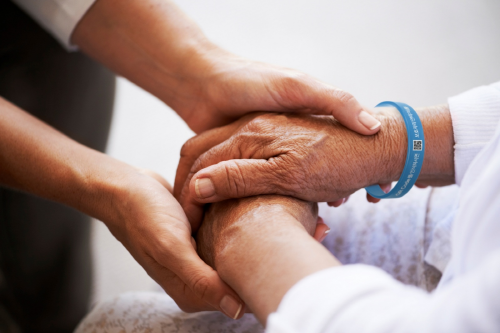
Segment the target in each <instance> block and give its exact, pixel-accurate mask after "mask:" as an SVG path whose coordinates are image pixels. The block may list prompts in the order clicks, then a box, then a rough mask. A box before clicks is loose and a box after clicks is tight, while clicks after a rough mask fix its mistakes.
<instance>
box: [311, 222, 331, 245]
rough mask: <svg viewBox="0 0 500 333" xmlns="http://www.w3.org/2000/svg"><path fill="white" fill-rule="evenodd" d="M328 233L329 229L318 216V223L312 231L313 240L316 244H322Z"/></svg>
mask: <svg viewBox="0 0 500 333" xmlns="http://www.w3.org/2000/svg"><path fill="white" fill-rule="evenodd" d="M329 232H330V228H329V227H328V226H327V225H326V224H325V222H324V221H323V219H322V218H321V217H319V216H318V222H317V224H316V230H315V231H314V236H313V237H314V239H316V240H317V241H318V242H320V243H321V242H322V241H323V240H324V239H325V238H326V236H327V235H328V233H329Z"/></svg>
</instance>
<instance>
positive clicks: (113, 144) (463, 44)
mask: <svg viewBox="0 0 500 333" xmlns="http://www.w3.org/2000/svg"><path fill="white" fill-rule="evenodd" d="M177 3H178V4H179V5H180V6H181V7H182V8H183V9H184V10H185V11H186V12H187V13H188V14H189V15H190V16H191V17H192V18H193V19H194V20H195V21H197V22H198V24H199V25H200V26H201V27H202V29H203V30H204V31H205V33H206V34H207V35H208V36H209V37H210V38H211V39H212V40H213V41H215V42H216V43H217V44H219V45H220V46H222V47H224V48H226V49H228V50H230V51H232V52H234V53H236V54H239V55H242V56H245V57H247V58H252V59H256V60H260V61H266V62H270V63H275V64H279V65H282V66H287V67H291V68H296V69H299V70H302V71H304V72H307V73H309V74H312V75H314V76H316V77H318V78H320V79H322V80H324V81H326V82H328V83H331V84H333V85H335V86H338V87H341V88H343V89H345V90H347V91H349V92H351V93H353V94H354V95H355V96H356V97H357V98H358V99H359V100H360V101H361V102H362V103H363V104H366V105H369V106H373V105H375V104H377V103H378V102H380V101H383V100H397V101H404V102H406V103H408V104H410V105H412V106H415V107H416V106H425V105H432V104H438V103H444V102H446V99H447V97H450V96H453V95H455V94H458V93H460V92H462V91H465V90H467V89H469V88H472V87H475V86H478V85H484V84H488V83H492V82H494V81H498V80H500V1H497V0H469V1H465V0H419V1H408V0H380V1H369V0H363V1H362V0H348V1H347V0H344V1H340V0H307V1H306V0H302V1H300V0H252V1H242V0H179V1H178V2H177ZM192 135H193V133H192V132H191V131H190V130H189V129H188V127H187V126H186V125H185V124H184V123H183V122H182V120H181V119H180V118H179V117H178V116H177V115H176V114H175V113H174V112H173V111H172V110H171V109H170V108H168V107H167V106H165V105H164V104H162V103H161V102H160V101H158V100H157V99H156V98H154V97H152V96H151V95H149V94H148V93H146V92H144V91H142V90H141V89H140V88H138V87H136V86H134V85H133V84H131V83H130V82H128V81H126V80H124V79H119V80H118V91H117V100H116V107H115V115H114V120H113V125H112V130H111V137H110V141H109V146H108V153H109V154H110V155H111V156H113V157H115V158H117V159H120V160H122V161H125V162H127V163H130V164H133V165H136V166H140V167H144V168H149V169H153V170H155V171H157V172H159V173H160V174H162V175H163V176H164V177H165V178H166V179H167V180H169V181H170V182H173V180H174V177H175V170H176V166H177V162H178V160H179V151H180V148H181V146H182V144H183V143H184V142H185V141H186V140H187V139H188V138H190V137H191V136H192ZM93 252H94V260H95V269H94V275H95V278H96V279H95V286H94V301H98V300H102V299H105V298H108V297H112V296H114V295H117V294H119V293H121V292H125V291H129V290H159V287H158V286H157V285H156V284H155V283H154V282H153V281H152V280H151V279H150V278H149V277H148V276H147V275H146V273H145V272H144V270H143V269H142V268H141V267H140V266H139V265H138V264H137V263H135V261H134V260H133V259H132V257H131V256H130V255H129V254H128V253H127V252H126V250H125V249H124V248H123V246H122V245H121V244H120V243H119V242H118V241H116V240H115V239H114V238H113V237H112V236H111V234H110V233H109V231H108V230H107V229H106V227H105V226H104V225H103V224H102V223H100V222H98V221H95V222H94V224H93Z"/></svg>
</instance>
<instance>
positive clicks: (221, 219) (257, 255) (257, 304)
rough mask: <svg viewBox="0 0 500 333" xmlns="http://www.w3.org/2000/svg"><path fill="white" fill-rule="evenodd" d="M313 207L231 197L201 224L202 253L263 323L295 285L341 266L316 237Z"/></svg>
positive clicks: (271, 198) (277, 199)
mask: <svg viewBox="0 0 500 333" xmlns="http://www.w3.org/2000/svg"><path fill="white" fill-rule="evenodd" d="M311 207H312V206H311V205H310V204H307V203H305V202H303V201H301V200H298V199H294V198H290V197H282V196H260V197H251V198H245V199H240V200H231V201H226V202H222V203H218V204H214V205H212V206H211V208H210V210H209V211H208V212H207V215H206V217H205V221H204V223H203V224H202V226H201V228H200V231H199V234H198V247H199V252H200V254H201V255H202V257H203V258H204V259H205V260H206V261H207V262H209V263H210V264H211V265H212V266H213V267H214V268H215V269H216V270H217V271H218V273H219V275H220V276H221V278H222V279H223V280H224V281H226V282H227V283H228V284H229V285H230V286H231V287H232V288H233V289H234V290H235V291H236V292H237V293H238V294H239V295H240V297H242V299H243V300H244V301H245V302H246V304H247V305H248V306H249V308H250V309H251V310H252V311H253V313H254V314H255V315H256V316H257V318H258V319H259V320H260V321H261V322H262V323H265V321H266V319H267V316H268V315H269V314H270V313H271V312H273V311H275V310H276V309H277V307H278V305H279V303H280V301H281V299H282V298H283V296H284V295H285V293H286V292H287V291H288V290H289V289H290V288H291V287H292V286H293V285H294V284H295V283H297V282H298V281H299V280H301V279H302V278H304V277H305V276H307V275H309V274H312V273H314V272H317V271H319V270H322V269H325V268H328V267H332V266H335V265H339V263H338V262H337V261H336V260H335V258H334V257H333V256H332V255H331V254H330V253H329V252H328V251H327V250H326V249H325V248H324V247H323V246H322V245H321V244H320V243H318V242H317V241H315V240H314V239H313V238H312V237H311V236H310V235H311V234H312V233H313V232H314V228H315V225H316V211H315V208H314V209H313V210H311ZM314 207H315V206H314Z"/></svg>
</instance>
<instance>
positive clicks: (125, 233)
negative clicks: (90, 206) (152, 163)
mask: <svg viewBox="0 0 500 333" xmlns="http://www.w3.org/2000/svg"><path fill="white" fill-rule="evenodd" d="M138 171H139V173H138V174H131V175H130V176H128V177H127V178H129V180H127V182H128V181H130V183H131V184H130V186H129V187H128V186H127V187H126V188H127V190H126V191H124V192H123V193H121V194H119V195H117V197H116V198H114V200H115V201H116V202H117V203H119V204H117V205H119V206H120V209H119V210H120V211H121V214H120V215H119V219H117V220H115V219H113V218H110V219H107V221H106V222H107V223H106V224H107V226H108V227H109V229H110V230H111V232H112V233H113V235H114V236H115V237H116V238H117V239H118V240H120V241H121V242H122V244H123V245H124V246H125V247H126V248H127V250H128V251H129V252H130V253H131V254H132V256H133V257H134V258H135V259H136V260H137V262H139V264H141V266H142V267H143V268H144V269H145V270H146V272H147V273H148V274H149V275H150V276H151V277H152V278H153V279H154V280H155V281H156V282H158V284H160V286H162V288H164V289H165V291H166V292H167V293H168V294H169V295H170V296H171V297H172V298H173V299H174V300H175V301H176V303H177V304H178V305H179V307H180V308H181V309H182V310H183V311H186V312H194V311H207V310H210V311H213V310H218V311H222V312H224V313H225V314H226V315H228V316H229V317H231V318H235V315H237V318H239V317H241V315H242V314H239V313H238V314H236V312H237V308H236V309H235V308H234V306H233V305H234V304H238V305H241V306H242V307H243V306H244V303H243V302H242V301H241V299H240V298H239V297H238V295H237V294H236V293H235V292H234V291H233V290H232V289H231V288H230V287H228V286H227V285H226V283H224V282H223V281H222V280H221V279H220V277H219V275H218V273H217V272H215V271H214V270H213V269H212V268H210V267H209V266H207V265H206V264H205V263H204V262H203V261H202V260H201V259H200V258H199V257H198V255H197V253H196V243H195V241H194V239H193V238H192V237H191V227H190V225H189V223H188V221H187V218H186V216H185V215H184V212H183V210H182V208H181V207H180V205H179V204H178V203H177V201H176V200H175V199H174V198H173V196H172V195H171V194H170V191H171V187H170V185H169V184H168V182H167V181H166V180H165V179H164V178H163V177H161V176H160V175H158V174H156V173H154V172H152V171H149V170H143V169H138ZM228 297H229V299H230V301H228ZM228 304H229V305H228ZM232 306H233V307H232ZM235 319H236V318H235Z"/></svg>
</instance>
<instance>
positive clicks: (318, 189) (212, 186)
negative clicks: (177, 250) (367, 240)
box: [174, 114, 405, 229]
mask: <svg viewBox="0 0 500 333" xmlns="http://www.w3.org/2000/svg"><path fill="white" fill-rule="evenodd" d="M380 119H383V121H384V126H388V127H387V128H386V129H385V128H384V129H382V131H381V132H380V134H378V135H377V136H362V135H359V134H357V133H354V132H352V131H350V130H348V129H346V128H345V127H343V126H342V125H340V124H339V123H338V122H337V121H335V120H334V119H333V118H332V117H318V116H306V115H303V116H300V115H291V114H260V115H257V114H254V115H250V116H247V117H245V118H242V119H241V120H239V121H237V122H235V123H233V124H231V125H228V126H226V127H222V128H218V129H214V130H212V131H209V132H206V133H203V134H202V135H200V136H198V137H195V138H193V139H191V140H190V141H188V142H187V143H186V144H185V146H184V147H183V149H182V152H181V161H180V162H179V167H178V171H177V176H176V184H175V187H174V191H175V195H176V197H177V198H179V201H180V203H181V205H182V206H183V208H184V209H185V211H186V214H187V215H188V218H189V220H190V222H191V223H192V226H193V227H194V229H196V228H197V227H198V223H199V222H200V221H201V217H202V213H203V210H202V204H203V203H207V202H218V201H221V200H225V199H227V198H231V197H247V196H252V195H258V194H263V193H274V194H282V195H289V196H293V197H297V198H300V199H303V200H306V201H329V202H331V201H335V200H338V199H340V198H343V197H346V196H348V195H349V194H351V193H353V192H355V191H356V190H358V189H360V188H363V187H365V186H367V185H371V184H375V183H388V182H390V181H392V180H393V179H394V178H396V179H397V176H398V175H399V174H397V175H394V174H391V171H392V170H393V169H396V170H397V167H394V165H397V164H398V162H399V164H400V167H401V169H400V170H399V172H401V170H402V167H403V165H404V158H405V155H404V154H405V152H404V150H405V148H404V141H401V143H402V144H403V145H402V146H401V147H400V148H401V149H399V150H398V149H391V150H387V151H384V150H383V149H382V148H383V147H382V146H380V145H378V144H377V143H378V142H379V141H380V136H384V135H385V133H386V131H389V132H390V131H391V130H392V129H393V128H394V131H397V132H400V133H401V131H402V130H403V129H402V128H399V127H400V126H395V125H394V124H392V122H391V121H389V120H388V119H385V117H384V116H380ZM402 126H404V125H402ZM404 134H405V133H404V132H403V133H402V135H404ZM210 147H213V148H211V149H210ZM386 148H387V147H386ZM392 150H393V151H392ZM394 152H396V154H394V155H398V156H399V159H393V158H392V156H389V155H391V154H393V153H394ZM198 155H201V156H200V157H199V158H198V159H196V156H198ZM389 157H390V158H391V159H392V161H393V162H389V163H386V162H385V161H386V160H388V159H389ZM230 159H234V160H230ZM202 169H203V170H202ZM200 170H201V171H200ZM397 172H398V171H395V172H394V171H392V173H397ZM186 179H187V180H186ZM185 180H186V181H185ZM205 185H207V186H205Z"/></svg>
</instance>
